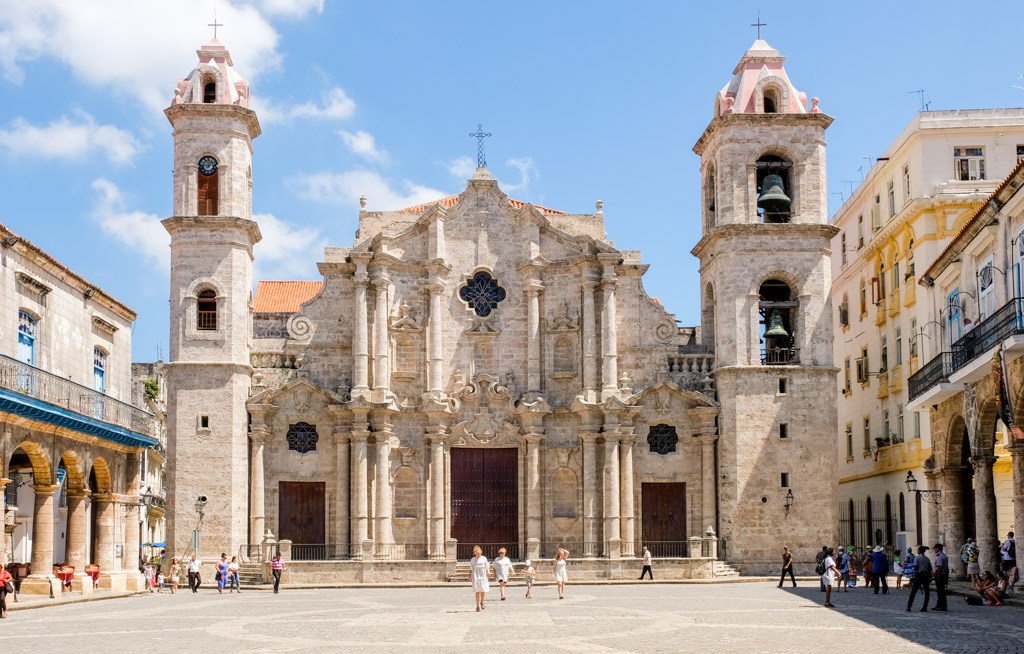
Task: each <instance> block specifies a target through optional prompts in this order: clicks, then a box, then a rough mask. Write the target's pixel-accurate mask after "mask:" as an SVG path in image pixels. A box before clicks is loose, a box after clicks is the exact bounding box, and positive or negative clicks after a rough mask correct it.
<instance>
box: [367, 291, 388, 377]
mask: <svg viewBox="0 0 1024 654" xmlns="http://www.w3.org/2000/svg"><path fill="white" fill-rule="evenodd" d="M389 282H390V280H389V279H388V277H387V275H386V273H381V275H380V276H379V277H377V278H376V279H374V280H373V282H372V283H373V288H374V290H375V291H376V297H377V303H376V308H375V309H374V315H373V321H374V322H373V331H374V343H373V347H374V357H373V360H374V367H373V390H374V391H382V392H385V393H386V392H387V391H390V390H391V368H390V366H389V363H388V354H389V352H388V349H389V348H388V284H389Z"/></svg>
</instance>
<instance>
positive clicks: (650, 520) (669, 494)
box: [638, 482, 687, 556]
mask: <svg viewBox="0 0 1024 654" xmlns="http://www.w3.org/2000/svg"><path fill="white" fill-rule="evenodd" d="M640 496H641V510H642V511H643V532H642V533H643V545H646V546H647V547H649V548H650V549H651V554H653V555H654V556H687V552H686V551H685V548H686V484H684V483H647V482H644V483H643V484H642V485H641V488H640ZM638 554H639V552H638Z"/></svg>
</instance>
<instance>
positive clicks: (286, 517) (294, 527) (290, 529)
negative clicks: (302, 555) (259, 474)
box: [277, 481, 327, 545]
mask: <svg viewBox="0 0 1024 654" xmlns="http://www.w3.org/2000/svg"><path fill="white" fill-rule="evenodd" d="M279 483H280V486H279V487H278V488H279V491H280V493H279V496H278V512H277V515H278V518H277V531H278V534H279V536H278V538H280V539H281V540H290V541H292V543H295V544H297V545H314V544H322V543H324V542H326V529H325V528H324V527H325V522H326V520H325V516H326V513H327V511H326V509H327V503H326V499H327V484H326V483H324V482H322V481H282V482H279Z"/></svg>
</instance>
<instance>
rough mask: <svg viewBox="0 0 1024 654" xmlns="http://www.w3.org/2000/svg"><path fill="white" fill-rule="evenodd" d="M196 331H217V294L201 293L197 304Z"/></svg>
mask: <svg viewBox="0 0 1024 654" xmlns="http://www.w3.org/2000/svg"><path fill="white" fill-rule="evenodd" d="M196 329H201V330H209V331H213V330H216V329H217V293H216V292H214V291H211V290H205V291H202V292H200V293H199V297H198V302H196Z"/></svg>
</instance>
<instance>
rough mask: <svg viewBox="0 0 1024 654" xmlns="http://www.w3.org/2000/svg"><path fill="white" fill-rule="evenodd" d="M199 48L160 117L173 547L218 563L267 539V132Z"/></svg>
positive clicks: (236, 79) (221, 59)
mask: <svg viewBox="0 0 1024 654" xmlns="http://www.w3.org/2000/svg"><path fill="white" fill-rule="evenodd" d="M196 52H197V54H198V56H199V63H198V64H197V66H196V67H195V69H193V70H192V72H191V73H189V74H188V76H187V77H185V78H184V79H182V80H181V81H180V82H178V85H177V88H176V89H175V92H174V99H173V100H172V102H171V106H170V107H168V108H167V109H166V110H165V112H164V113H165V114H166V115H167V118H168V120H169V121H170V122H171V125H172V126H173V128H174V135H173V138H174V200H173V202H174V204H173V208H174V213H173V215H172V216H171V217H170V218H167V219H166V220H164V221H163V226H164V228H165V229H166V230H167V231H168V233H170V235H171V276H170V277H171V280H170V281H171V287H170V291H171V295H170V314H171V315H170V325H171V333H170V361H169V363H168V364H167V368H166V370H167V377H166V378H167V386H168V389H167V390H168V395H167V397H168V398H169V401H168V407H167V421H166V424H167V434H168V466H167V471H168V479H167V491H168V495H169V497H168V499H169V500H170V502H169V505H170V511H171V513H170V515H168V517H167V541H168V543H167V547H168V549H169V550H170V551H171V553H172V555H173V556H177V557H179V558H180V557H183V556H185V555H186V554H187V553H188V552H189V551H190V549H191V548H192V547H193V545H194V544H195V542H196V540H198V551H197V552H196V553H197V554H198V555H199V556H200V557H212V556H213V555H216V554H219V553H220V552H237V551H238V548H239V546H240V545H242V544H244V543H246V542H258V541H259V539H260V538H261V537H262V534H253V535H251V537H252V538H254V539H255V540H249V539H250V534H249V533H248V525H247V513H248V502H249V497H248V491H247V489H248V486H249V484H248V467H249V466H248V459H249V456H248V453H249V437H248V433H247V431H248V415H247V413H246V405H245V401H246V399H247V398H248V396H249V390H250V386H251V381H252V368H251V365H250V349H251V342H250V341H251V337H250V324H251V312H252V306H251V302H252V276H253V271H252V261H253V246H254V245H255V244H256V243H257V242H259V240H260V230H259V226H258V225H257V224H256V222H255V221H253V220H252V201H251V198H252V173H251V170H252V167H251V166H252V153H253V148H252V141H253V139H255V138H256V137H257V136H259V134H260V125H259V121H258V120H257V118H256V112H254V111H253V110H252V109H250V108H249V83H248V82H247V81H246V80H245V79H243V78H242V77H241V76H240V75H239V74H238V73H237V72H235V70H234V68H232V62H231V55H230V54H229V53H228V51H227V49H226V48H225V47H224V46H223V45H221V43H220V42H218V41H217V40H216V39H214V40H212V41H210V42H209V43H207V44H206V45H204V46H203V47H202V48H200V49H199V50H197V51H196ZM200 496H206V498H207V504H206V506H205V507H204V508H203V512H202V515H203V517H202V518H201V519H200V514H199V512H198V510H197V509H196V508H194V507H195V506H197V504H196V501H197V498H199V497H200ZM195 534H198V538H196V536H195Z"/></svg>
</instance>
